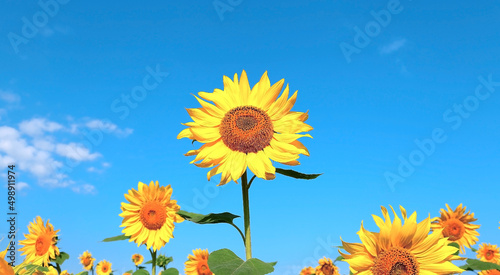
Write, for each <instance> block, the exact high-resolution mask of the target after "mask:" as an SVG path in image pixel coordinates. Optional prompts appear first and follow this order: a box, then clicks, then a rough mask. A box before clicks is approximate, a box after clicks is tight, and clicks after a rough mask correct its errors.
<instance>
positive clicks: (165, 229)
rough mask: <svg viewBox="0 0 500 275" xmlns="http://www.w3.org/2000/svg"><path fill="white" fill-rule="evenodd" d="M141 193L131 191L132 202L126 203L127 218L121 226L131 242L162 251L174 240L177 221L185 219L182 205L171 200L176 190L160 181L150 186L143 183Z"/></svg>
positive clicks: (140, 186)
mask: <svg viewBox="0 0 500 275" xmlns="http://www.w3.org/2000/svg"><path fill="white" fill-rule="evenodd" d="M137 189H138V191H136V190H134V189H131V190H129V191H128V194H125V198H126V199H127V200H128V201H129V202H130V203H122V206H121V209H122V211H123V212H122V213H121V214H120V217H122V218H123V221H122V224H121V225H120V227H125V228H124V229H123V230H122V233H125V235H126V236H130V240H129V241H130V242H132V241H134V242H136V243H137V246H140V245H141V244H146V246H147V248H148V249H149V248H150V247H153V250H154V251H156V250H159V249H160V248H162V247H163V246H164V245H165V243H167V242H169V240H170V238H173V237H174V235H173V231H174V222H176V223H180V222H182V221H184V219H183V218H182V217H181V216H179V215H178V214H177V212H178V211H179V210H180V206H179V205H177V201H175V200H171V199H170V197H171V196H172V187H170V185H167V186H159V184H158V181H157V182H156V183H155V182H153V181H151V183H149V186H148V185H146V184H144V183H142V182H139V186H138V188H137Z"/></svg>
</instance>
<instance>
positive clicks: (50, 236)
mask: <svg viewBox="0 0 500 275" xmlns="http://www.w3.org/2000/svg"><path fill="white" fill-rule="evenodd" d="M28 231H29V232H30V233H29V234H24V237H25V238H26V240H23V241H20V242H19V244H21V245H23V247H21V248H20V249H19V251H24V253H23V254H21V256H22V255H26V258H25V259H24V261H25V262H28V263H33V264H40V265H43V266H49V262H50V261H51V260H52V259H55V258H56V256H57V255H59V248H58V247H57V246H56V244H57V232H59V230H56V231H54V227H53V226H52V224H50V223H49V221H48V220H47V224H46V225H44V224H43V220H42V218H40V217H36V219H35V220H34V222H30V225H29V226H28Z"/></svg>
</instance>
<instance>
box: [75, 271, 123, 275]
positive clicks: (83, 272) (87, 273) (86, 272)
mask: <svg viewBox="0 0 500 275" xmlns="http://www.w3.org/2000/svg"><path fill="white" fill-rule="evenodd" d="M130 272H132V270H130ZM76 275H89V272H88V271H82V272H80V273H78V274H76Z"/></svg>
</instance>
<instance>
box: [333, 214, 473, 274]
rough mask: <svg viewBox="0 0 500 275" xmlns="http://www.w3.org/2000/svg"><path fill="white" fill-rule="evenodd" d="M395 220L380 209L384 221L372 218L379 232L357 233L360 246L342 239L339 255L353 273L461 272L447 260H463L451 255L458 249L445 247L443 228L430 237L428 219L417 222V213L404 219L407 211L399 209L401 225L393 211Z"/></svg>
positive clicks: (363, 231)
mask: <svg viewBox="0 0 500 275" xmlns="http://www.w3.org/2000/svg"><path fill="white" fill-rule="evenodd" d="M391 209H392V212H393V213H394V221H392V222H391V218H390V216H389V213H388V211H387V209H386V208H385V207H382V214H383V215H384V219H385V220H383V219H382V218H380V217H379V216H376V215H372V216H373V219H374V220H375V223H376V224H377V226H378V227H379V228H380V232H370V231H367V230H366V229H365V228H364V227H363V222H361V229H360V230H359V231H358V235H359V238H360V239H361V243H347V242H344V241H343V240H342V244H343V248H344V250H345V251H347V253H342V252H341V251H339V252H340V254H341V255H342V256H343V257H344V261H346V262H347V263H349V268H350V269H351V271H352V272H353V273H354V274H360V275H361V274H363V275H394V274H412V275H413V274H422V275H423V274H439V275H441V274H451V273H461V272H463V270H462V269H460V268H459V267H457V266H455V265H454V264H452V263H451V262H450V260H460V259H462V258H460V257H458V256H455V255H453V253H455V252H456V251H457V250H458V248H456V247H453V246H448V241H447V240H446V238H444V237H443V236H442V235H441V231H442V229H436V230H435V231H434V232H433V233H432V234H430V235H429V231H430V226H431V225H430V217H428V218H427V219H425V220H423V221H422V222H420V223H417V221H416V220H417V213H416V212H413V214H412V215H411V216H410V217H407V216H406V210H405V209H404V208H403V207H401V206H400V210H401V213H402V216H403V221H404V224H403V223H402V221H401V219H400V218H399V217H398V215H397V214H396V212H395V211H394V209H393V208H392V206H391Z"/></svg>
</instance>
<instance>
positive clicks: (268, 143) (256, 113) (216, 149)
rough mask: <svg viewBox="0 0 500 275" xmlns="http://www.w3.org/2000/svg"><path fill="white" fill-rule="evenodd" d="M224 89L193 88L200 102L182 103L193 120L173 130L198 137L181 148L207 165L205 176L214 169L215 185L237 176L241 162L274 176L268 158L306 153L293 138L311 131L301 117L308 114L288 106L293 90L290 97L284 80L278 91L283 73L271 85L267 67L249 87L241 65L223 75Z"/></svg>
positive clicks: (291, 160) (290, 161)
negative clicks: (193, 146) (193, 104)
mask: <svg viewBox="0 0 500 275" xmlns="http://www.w3.org/2000/svg"><path fill="white" fill-rule="evenodd" d="M223 82H224V90H220V89H215V90H214V92H213V93H206V92H199V93H198V95H199V96H200V97H201V98H203V99H204V100H207V101H211V102H213V104H212V103H209V102H207V101H204V100H203V99H200V98H198V97H196V96H195V97H196V99H197V100H198V102H199V103H200V105H201V108H193V109H187V112H188V114H189V115H190V116H191V118H192V119H193V120H194V121H193V122H188V123H186V124H183V125H185V126H188V128H186V129H184V130H182V131H181V132H180V133H179V135H178V136H177V138H178V139H180V138H189V139H192V140H196V141H198V142H201V143H204V144H203V146H201V148H200V149H198V150H191V151H189V152H187V154H186V156H196V157H195V159H194V160H193V161H191V163H195V165H196V166H199V167H213V168H212V169H211V170H210V171H209V172H208V173H207V178H208V180H210V178H211V177H212V176H214V175H217V174H220V173H222V175H221V181H220V183H219V185H224V184H226V183H228V182H229V181H230V180H233V181H234V182H237V180H238V179H239V178H240V177H241V176H242V175H243V173H244V172H245V171H246V169H247V167H248V168H250V170H251V171H252V172H253V173H254V174H255V175H256V176H257V177H259V178H262V179H266V180H270V179H274V178H275V173H276V168H275V167H274V166H273V164H272V163H271V160H274V161H276V162H279V163H282V164H286V165H298V164H299V162H298V161H297V159H298V158H299V154H303V155H306V156H309V152H308V150H307V148H306V147H305V146H304V145H303V144H302V143H301V142H300V141H298V139H299V138H300V137H311V136H310V135H309V134H300V133H303V132H308V131H310V130H312V129H313V128H312V127H311V126H309V125H308V124H306V123H304V121H306V120H307V118H308V115H307V112H306V113H302V112H291V111H290V110H291V109H292V107H293V105H294V104H295V101H296V99H297V92H295V93H294V94H293V95H292V96H291V97H290V98H288V96H289V89H288V85H287V86H286V88H285V90H284V91H283V93H282V94H281V96H280V97H278V96H279V94H280V93H281V89H282V88H283V84H284V79H282V80H280V81H278V82H277V83H275V84H274V85H272V86H271V83H270V81H269V78H268V77H267V72H265V73H264V75H263V76H262V77H261V79H260V81H259V82H258V83H257V84H255V86H253V88H252V89H250V85H249V83H248V78H247V74H246V72H245V71H243V72H242V73H241V77H240V79H239V80H238V75H237V74H235V75H234V79H233V80H231V79H230V78H229V77H227V76H224V77H223Z"/></svg>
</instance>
